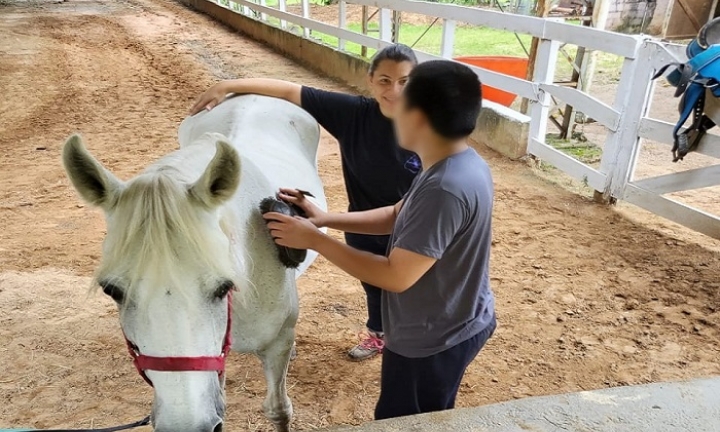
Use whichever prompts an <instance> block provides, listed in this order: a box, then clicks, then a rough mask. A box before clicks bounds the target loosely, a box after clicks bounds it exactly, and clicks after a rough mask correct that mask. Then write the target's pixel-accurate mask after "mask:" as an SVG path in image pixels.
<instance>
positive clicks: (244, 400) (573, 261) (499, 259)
mask: <svg viewBox="0 0 720 432" xmlns="http://www.w3.org/2000/svg"><path fill="white" fill-rule="evenodd" d="M230 76H266V77H277V78H285V79H292V80H295V81H298V82H302V83H306V84H310V85H315V86H321V87H323V88H329V89H335V90H348V89H347V88H345V87H343V86H340V85H338V84H336V83H333V82H331V81H329V80H327V79H325V78H322V77H319V76H317V75H314V74H312V73H311V72H308V71H307V70H304V69H302V68H300V67H298V66H297V65H295V64H294V63H292V62H290V61H288V60H286V59H284V58H282V57H281V56H279V55H276V54H274V53H272V52H271V51H269V50H268V49H266V48H264V47H263V46H261V45H259V44H256V43H254V42H251V41H248V40H246V39H243V38H241V37H240V36H238V35H237V34H235V33H233V32H231V31H228V30H227V29H225V28H223V27H221V26H220V25H218V24H215V23H213V22H212V21H210V20H209V19H208V18H206V17H203V16H199V15H196V14H194V13H192V12H190V11H188V10H186V9H184V8H182V7H181V6H178V5H177V4H175V3H173V2H171V1H169V0H129V1H97V0H68V1H65V2H61V3H56V2H42V1H38V2H21V3H16V4H11V5H9V6H0V94H2V95H3V97H2V98H0V118H1V121H0V165H1V167H0V227H2V228H1V229H0V364H1V365H2V369H1V370H2V371H1V372H0V419H1V420H2V423H1V424H0V427H39V428H48V427H89V426H96V427H98V426H106V425H113V424H118V423H124V422H127V421H130V420H135V419H136V418H141V417H143V416H144V415H146V414H147V412H148V410H149V407H150V403H151V389H150V388H149V387H147V386H146V385H145V384H144V383H143V382H142V380H141V378H140V377H139V376H138V375H137V374H136V372H135V370H134V369H133V366H132V364H131V362H130V360H129V358H128V357H127V354H126V352H125V348H124V345H123V340H122V337H121V334H120V332H119V329H118V322H117V314H116V311H115V308H114V305H113V304H112V303H111V302H110V301H109V300H108V299H105V298H104V297H102V296H100V295H96V294H91V295H89V296H88V294H87V287H88V285H89V283H90V279H89V276H90V275H91V274H92V272H93V269H94V268H95V266H96V264H97V262H98V257H99V254H100V243H101V240H102V237H103V233H104V224H103V221H102V217H101V215H100V213H99V212H98V211H96V210H94V209H90V208H87V207H84V206H82V205H80V201H79V199H78V198H77V196H76V195H75V193H74V192H73V190H72V189H71V188H70V186H69V184H68V182H67V180H66V179H65V177H64V174H63V172H62V169H61V166H60V162H59V154H60V148H61V145H62V143H63V141H64V139H65V138H66V137H67V136H68V135H69V134H71V133H72V132H75V131H80V132H81V133H83V135H84V137H85V138H86V140H87V143H88V145H89V147H90V148H91V150H92V151H93V152H94V153H95V154H96V155H97V156H98V157H99V158H100V159H101V160H102V161H103V162H104V163H105V164H107V166H108V167H110V168H111V169H112V170H113V171H114V172H115V173H116V174H118V175H119V176H121V177H122V178H129V177H130V176H132V175H133V174H134V173H137V172H139V171H140V170H141V169H142V168H144V167H145V166H146V165H147V164H148V163H149V162H151V161H153V160H155V159H157V158H158V157H159V156H161V155H163V154H165V153H167V152H169V151H171V150H173V149H174V148H176V146H177V144H176V138H175V136H176V129H177V126H178V124H179V122H180V121H181V120H182V118H183V117H184V115H185V112H186V109H187V107H188V106H189V104H190V103H191V101H192V100H193V98H194V97H195V96H196V95H197V94H198V93H199V92H200V91H202V90H203V89H205V88H206V87H207V86H208V85H210V84H211V83H213V82H214V81H216V80H218V79H221V78H225V77H230ZM479 150H480V151H481V153H482V154H483V156H484V157H486V158H487V160H488V161H489V163H490V164H491V166H492V169H493V172H494V177H495V182H496V191H497V198H496V203H495V234H494V249H493V257H492V278H493V279H492V280H493V287H494V289H495V291H496V293H497V299H498V301H497V304H498V316H499V321H500V327H499V329H498V331H497V333H496V336H495V337H494V338H493V339H492V341H491V342H490V343H489V344H488V346H487V348H486V349H485V350H484V351H483V353H482V354H481V355H480V357H479V358H478V359H477V360H476V361H475V362H474V363H473V364H472V365H471V367H470V369H469V371H468V374H467V376H466V378H465V381H464V383H463V385H462V389H461V394H460V396H459V400H458V404H459V405H460V406H476V405H483V404H488V403H493V402H500V401H505V400H510V399H513V398H522V397H526V396H532V395H543V394H552V393H562V392H570V391H577V390H588V389H596V388H603V387H610V386H618V385H627V384H638V383H647V382H653V381H662V380H675V379H685V378H692V377H700V376H708V375H713V374H718V373H720V364H718V356H719V355H720V339H719V337H720V332H719V331H718V322H719V319H720V293H719V292H718V289H719V288H720V262H719V260H718V256H717V253H716V251H717V250H718V246H719V245H718V242H715V241H713V240H710V239H708V238H705V237H703V236H700V235H697V234H695V233H691V232H688V231H686V230H682V229H679V228H678V227H676V226H675V225H672V224H669V223H667V222H664V221H662V220H659V219H658V218H654V217H650V216H648V215H647V214H646V213H644V212H640V211H638V210H635V209H633V208H631V207H629V206H620V208H619V209H618V208H608V207H604V206H600V205H597V204H594V203H592V202H591V201H590V200H589V199H587V198H586V197H584V196H582V195H578V194H574V193H571V192H569V191H567V190H565V189H564V188H561V187H558V185H557V183H563V182H564V180H562V179H560V178H557V179H553V180H552V181H549V180H548V179H547V178H546V177H541V176H539V175H538V173H536V172H534V171H533V169H531V168H529V167H528V166H527V165H525V164H523V163H519V162H510V161H508V160H505V159H503V158H501V157H499V156H497V155H495V154H494V153H493V152H491V151H488V150H486V149H482V148H481V149H479ZM666 156H667V154H666V153H663V158H665V157H666ZM666 163H669V162H666ZM320 169H321V174H322V177H323V179H324V181H325V185H326V187H327V194H328V196H329V199H330V205H331V207H332V208H333V209H334V210H341V209H343V208H344V206H345V198H344V193H343V185H342V177H341V174H340V163H339V158H338V151H337V147H336V145H335V143H334V141H333V140H332V139H331V138H330V137H328V136H327V135H323V138H322V146H321V157H320ZM628 216H629V217H628ZM299 289H300V296H301V317H300V323H299V327H298V352H299V357H298V359H297V360H296V361H295V362H294V363H293V364H292V366H291V370H290V373H289V385H290V396H291V397H292V399H293V402H294V404H295V413H296V415H295V419H294V425H295V428H296V429H297V430H312V429H315V428H317V427H322V426H326V425H333V424H357V423H361V422H363V421H367V420H369V419H371V416H372V409H373V406H374V403H375V400H376V397H377V394H378V376H379V366H380V361H379V359H375V360H373V361H369V362H366V363H362V364H356V363H352V362H349V361H348V360H346V358H345V355H344V353H345V351H346V349H348V348H349V347H350V346H351V345H352V344H353V343H354V342H356V340H357V339H356V334H357V332H358V330H359V329H360V328H361V327H362V325H363V323H364V299H363V295H362V291H361V289H360V287H359V285H358V284H357V283H356V282H355V281H353V280H352V279H351V278H349V277H347V276H345V275H344V274H342V273H341V272H339V271H338V270H337V269H335V268H334V267H332V266H330V265H329V264H328V263H327V262H326V261H325V260H323V259H319V260H318V262H317V263H316V265H314V267H313V268H312V269H311V271H310V272H309V273H308V274H307V276H306V277H304V278H303V279H302V280H301V281H300V283H299ZM227 390H228V405H229V412H228V419H227V420H228V422H227V424H228V426H229V428H228V430H231V431H233V430H238V431H239V430H251V431H269V430H270V427H269V425H268V422H267V421H266V420H265V419H264V417H263V416H262V413H261V410H260V404H261V400H262V397H263V395H264V391H265V384H264V380H263V378H262V373H261V371H260V368H259V367H258V362H257V361H256V360H255V359H254V358H252V357H249V356H239V355H233V356H232V357H231V360H230V365H229V381H228V386H227Z"/></svg>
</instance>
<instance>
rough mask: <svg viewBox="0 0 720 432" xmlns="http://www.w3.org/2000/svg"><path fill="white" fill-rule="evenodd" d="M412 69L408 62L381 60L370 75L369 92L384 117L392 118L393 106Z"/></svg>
mask: <svg viewBox="0 0 720 432" xmlns="http://www.w3.org/2000/svg"><path fill="white" fill-rule="evenodd" d="M412 68H413V64H412V63H411V62H409V61H402V62H396V61H394V60H383V61H381V62H380V64H379V65H378V67H377V68H376V69H375V72H373V73H372V74H371V75H370V92H371V94H372V96H373V97H374V98H375V100H376V101H378V103H379V104H380V111H381V112H382V113H383V115H384V116H385V117H387V118H393V114H394V112H395V106H396V105H397V102H398V100H399V99H400V94H401V93H402V89H403V87H405V83H407V80H408V75H410V71H411V70H412Z"/></svg>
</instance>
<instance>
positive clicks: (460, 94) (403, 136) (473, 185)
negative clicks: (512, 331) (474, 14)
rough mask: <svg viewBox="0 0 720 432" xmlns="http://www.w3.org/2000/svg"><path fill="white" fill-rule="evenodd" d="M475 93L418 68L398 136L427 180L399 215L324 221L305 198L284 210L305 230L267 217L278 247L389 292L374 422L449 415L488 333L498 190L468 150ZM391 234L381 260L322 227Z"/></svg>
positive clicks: (444, 70) (290, 197)
mask: <svg viewBox="0 0 720 432" xmlns="http://www.w3.org/2000/svg"><path fill="white" fill-rule="evenodd" d="M480 103H481V93H480V82H479V80H478V78H477V76H476V75H475V73H474V72H472V71H471V70H470V69H469V68H468V67H466V66H463V65H461V64H459V63H455V62H450V61H431V62H426V63H423V64H421V65H419V66H417V67H416V68H415V69H414V70H413V71H412V73H411V74H410V78H409V81H408V83H407V84H406V86H405V89H404V91H403V96H402V100H401V101H400V104H399V108H398V112H397V113H396V115H395V128H396V133H397V138H398V142H399V144H400V145H401V146H402V147H403V148H405V149H407V150H410V151H413V152H415V153H417V155H418V156H419V157H420V159H421V161H422V166H423V171H422V172H421V173H420V174H418V176H417V177H416V178H415V180H414V182H413V184H412V186H411V187H410V190H409V191H408V193H407V194H406V195H405V197H404V198H403V199H402V201H400V202H399V203H398V204H396V205H395V206H391V207H386V208H382V209H376V210H370V211H366V212H355V213H345V214H328V213H324V212H322V211H320V210H319V209H318V208H317V207H315V206H314V205H312V204H311V203H310V202H309V201H308V200H306V199H304V197H303V195H302V194H300V193H298V192H297V191H293V190H286V189H283V190H282V191H281V192H280V195H279V196H280V198H281V199H283V200H286V201H288V202H291V203H294V204H296V205H298V206H300V207H301V208H302V209H303V210H304V211H305V212H306V214H307V216H308V219H307V220H306V219H302V218H290V217H287V216H284V215H280V214H277V213H268V214H266V215H265V218H266V219H267V220H268V221H269V224H268V227H269V229H270V232H271V234H272V236H273V238H274V239H275V241H276V243H277V244H279V245H281V246H287V247H293V248H299V249H314V250H316V251H318V252H319V253H320V254H322V255H323V256H325V257H326V258H327V259H328V260H329V261H331V262H333V263H334V264H335V265H337V266H338V267H340V268H341V269H343V270H345V271H346V272H348V273H349V274H351V275H352V276H355V277H357V278H358V279H360V280H362V281H365V282H367V283H370V284H372V285H375V286H377V287H380V288H382V289H383V290H384V292H383V297H382V318H383V323H384V330H385V337H386V345H385V350H384V352H383V360H382V378H381V391H380V399H379V401H378V404H377V406H376V409H375V418H376V419H383V418H390V417H399V416H404V415H412V414H419V413H423V412H430V411H439V410H444V409H450V408H453V407H454V405H455V397H456V395H457V392H458V389H459V387H460V381H461V380H462V377H463V375H464V374H465V370H466V368H467V366H468V365H469V364H470V362H471V361H472V360H473V359H474V358H475V357H476V356H477V354H478V353H479V352H480V349H481V348H482V347H483V346H484V345H485V343H486V342H487V340H488V339H489V338H490V337H491V336H492V334H493V332H494V331H495V326H496V322H495V309H494V298H493V294H492V291H491V290H490V285H489V274H488V271H489V259H490V245H491V215H492V203H493V183H492V177H491V174H490V169H489V167H488V166H487V164H486V163H485V161H484V160H483V159H482V158H481V157H480V156H479V155H478V154H477V153H476V152H475V150H473V149H472V148H470V147H468V145H467V142H466V140H467V137H468V136H469V135H470V133H471V132H472V131H473V129H474V127H475V121H476V118H477V115H478V112H479V110H480ZM321 226H325V227H329V228H334V229H339V230H343V231H346V232H354V233H362V234H376V235H382V234H388V233H391V241H390V246H389V250H388V253H387V255H386V256H379V255H373V254H369V253H367V252H362V251H358V250H355V249H353V248H350V247H349V246H347V245H345V244H343V243H341V242H338V241H336V240H334V239H332V238H331V237H329V236H327V235H325V234H323V233H322V232H321V231H319V230H318V229H317V227H321Z"/></svg>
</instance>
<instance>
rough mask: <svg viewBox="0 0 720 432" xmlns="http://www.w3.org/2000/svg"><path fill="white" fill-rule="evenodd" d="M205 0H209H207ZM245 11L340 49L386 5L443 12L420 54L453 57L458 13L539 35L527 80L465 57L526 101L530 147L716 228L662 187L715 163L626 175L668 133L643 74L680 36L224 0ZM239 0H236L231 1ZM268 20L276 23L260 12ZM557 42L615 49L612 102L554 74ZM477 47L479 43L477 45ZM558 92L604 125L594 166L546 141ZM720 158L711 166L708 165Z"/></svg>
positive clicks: (696, 181) (358, 0)
mask: <svg viewBox="0 0 720 432" xmlns="http://www.w3.org/2000/svg"><path fill="white" fill-rule="evenodd" d="M205 1H211V0H205ZM216 1H218V2H219V4H220V5H222V6H224V7H229V8H231V9H236V10H237V11H238V13H244V14H249V13H250V12H249V11H250V10H252V11H255V12H256V13H259V14H261V19H262V20H264V21H266V20H267V19H268V18H267V17H273V18H275V19H278V20H280V21H279V26H280V27H281V28H284V29H285V28H287V23H292V24H295V25H297V26H300V27H302V28H303V32H302V34H303V36H305V37H306V38H307V37H312V36H311V33H312V32H319V33H324V34H326V35H330V36H334V37H336V38H337V39H338V45H337V48H338V49H341V50H345V48H346V43H347V42H353V43H356V44H359V45H361V46H366V47H368V48H372V49H381V48H383V47H385V46H387V45H390V44H391V34H392V32H391V27H392V19H391V16H392V11H400V12H409V13H415V14H422V15H427V16H431V17H438V18H440V19H442V41H441V45H440V55H439V56H437V55H433V54H430V53H427V52H422V51H417V50H416V54H417V56H418V59H419V60H420V61H425V60H430V59H442V58H444V59H451V58H452V56H453V48H454V37H455V31H456V28H457V23H465V24H471V25H477V26H485V27H489V28H494V29H498V30H507V31H512V32H515V33H518V34H526V35H530V36H533V37H537V38H539V39H540V42H539V45H538V52H537V58H536V63H535V71H534V72H535V74H534V77H535V78H534V80H533V81H532V82H531V81H527V80H524V79H519V78H515V77H511V76H508V75H504V74H501V73H497V72H493V71H489V70H486V69H482V68H479V67H476V66H470V67H471V68H472V69H473V71H475V73H476V74H477V75H478V77H479V78H480V80H481V81H482V82H483V84H484V85H488V86H491V87H495V88H498V89H501V90H505V91H509V92H511V93H514V94H516V95H518V96H520V97H522V98H526V99H528V100H529V102H530V117H531V122H530V133H529V138H528V152H529V153H530V154H532V155H534V156H536V157H538V158H540V159H542V160H544V161H546V162H549V163H550V164H552V165H554V166H555V167H556V168H558V169H560V170H561V171H563V172H564V173H566V174H568V175H570V176H571V177H573V178H575V179H576V180H579V181H581V182H584V183H586V184H587V185H589V186H590V187H592V188H593V189H595V190H596V191H600V192H602V193H604V194H605V196H606V197H608V198H614V199H622V200H626V201H628V202H631V203H634V204H636V205H638V206H640V207H643V208H645V209H647V210H650V211H652V212H654V213H657V214H659V215H661V216H663V217H666V218H668V219H671V220H673V221H676V222H678V223H680V224H683V225H686V226H688V227H690V228H692V229H695V230H697V231H700V232H702V233H705V234H707V235H710V236H713V237H716V238H720V219H718V218H717V217H715V216H713V215H710V214H708V213H705V212H702V211H699V210H697V209H694V208H692V207H689V206H687V205H684V204H682V203H679V202H677V201H674V200H672V199H670V198H667V197H663V196H662V195H663V194H665V193H670V192H676V191H679V190H688V189H693V188H700V187H706V186H710V185H715V184H720V171H719V170H718V169H720V166H718V167H709V168H702V169H699V170H691V171H687V172H684V173H677V174H669V175H665V176H660V177H656V178H653V179H643V180H641V181H637V182H636V181H634V174H635V167H636V163H637V159H638V154H639V150H640V146H641V140H642V139H643V138H646V139H651V140H654V141H658V142H663V143H668V144H671V143H672V132H671V131H672V127H673V125H671V124H670V123H667V122H663V121H660V120H657V119H652V118H649V117H648V116H647V113H648V110H649V106H650V101H651V95H652V90H653V83H652V82H651V81H650V77H651V76H652V74H653V72H654V71H655V70H657V69H658V68H659V67H661V66H662V65H665V64H667V63H670V62H672V61H676V60H677V59H682V56H683V54H682V49H681V47H679V46H674V45H667V44H662V43H660V42H658V41H655V40H653V39H651V38H649V37H645V36H633V35H624V34H618V33H613V32H608V31H603V30H597V29H592V28H588V27H584V26H578V25H573V24H568V23H565V22H563V21H562V20H556V19H541V18H535V17H528V16H521V15H514V14H508V13H502V12H497V11H493V10H486V9H478V8H470V7H465V6H458V5H452V4H442V3H430V2H423V1H412V0H347V1H345V0H341V1H340V4H339V17H338V24H337V25H331V24H327V23H323V22H320V21H317V20H314V19H312V18H311V17H310V6H309V0H301V1H302V16H299V15H296V14H293V13H289V12H287V11H286V10H287V8H286V0H279V9H276V8H273V7H269V6H266V5H265V0H257V1H259V2H262V4H258V3H255V2H252V1H249V0H234V1H230V2H229V3H227V4H225V5H223V4H222V2H223V1H226V0H213V2H216ZM347 4H356V5H362V6H368V7H375V8H379V19H378V21H379V32H378V34H379V37H373V36H368V35H364V34H360V33H356V32H353V31H351V30H348V29H347V28H346V25H347V16H346V14H347ZM235 5H237V6H235ZM266 23H267V24H268V25H276V24H274V23H271V22H268V21H266ZM561 44H570V45H577V46H578V47H585V48H586V50H594V51H600V52H605V53H610V54H615V55H617V56H620V57H623V58H624V60H623V65H622V70H621V75H620V82H619V86H618V89H617V93H616V96H615V100H614V102H613V104H612V106H609V105H607V104H605V103H603V102H602V101H600V100H599V99H597V98H594V97H593V96H591V95H589V94H586V93H583V92H581V91H579V90H577V89H574V88H569V87H563V86H560V85H557V84H555V83H554V81H555V68H556V64H557V59H558V52H559V50H560V47H561ZM478 54H482V53H478ZM552 98H554V99H559V100H561V101H563V102H565V103H567V104H568V105H570V106H572V107H573V108H574V109H575V110H576V111H578V112H582V113H584V114H585V115H586V116H587V117H591V118H593V119H595V120H596V121H597V122H598V123H599V124H601V125H603V126H604V127H605V128H606V129H607V136H606V141H605V143H604V146H603V148H602V159H601V161H600V164H599V167H597V168H594V167H591V166H589V165H587V164H585V163H582V162H580V161H579V160H577V159H575V158H573V157H571V156H569V155H567V154H566V153H563V152H562V151H560V150H558V149H556V148H555V147H553V146H551V145H549V144H548V143H547V142H546V133H547V126H548V114H549V111H550V108H551V99H552ZM698 151H699V152H700V153H702V154H705V155H708V156H712V157H716V158H718V157H720V137H715V136H708V137H706V138H705V140H704V141H703V143H702V144H701V145H700V148H699V149H698ZM714 168H718V169H714Z"/></svg>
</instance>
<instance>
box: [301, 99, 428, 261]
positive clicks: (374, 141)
mask: <svg viewBox="0 0 720 432" xmlns="http://www.w3.org/2000/svg"><path fill="white" fill-rule="evenodd" d="M301 106H302V108H303V109H304V110H305V111H307V112H308V113H310V115H312V116H313V117H314V118H315V120H317V122H318V123H320V125H321V126H322V127H323V128H325V130H327V131H328V132H329V133H330V134H331V135H332V136H333V137H335V139H337V140H338V142H339V143H340V156H341V159H342V169H343V177H344V178H345V189H346V191H347V195H348V200H349V201H350V206H349V211H363V210H371V209H375V208H380V207H385V206H390V205H395V203H397V202H398V201H400V200H401V199H402V197H403V196H405V194H406V193H407V191H408V190H409V189H410V185H411V183H412V181H413V179H414V178H415V175H416V174H417V173H418V172H419V171H420V160H419V158H418V157H417V156H416V155H415V154H414V153H412V152H409V151H407V150H404V149H402V148H400V146H399V145H398V144H397V140H396V139H395V129H394V128H393V123H392V121H391V120H390V119H388V118H387V117H385V116H384V115H383V114H382V112H380V106H379V105H378V103H377V101H375V100H374V99H371V98H366V97H363V96H355V95H348V94H342V93H335V92H329V91H324V90H319V89H315V88H311V87H303V88H302V92H301ZM346 238H347V239H348V243H349V244H351V246H354V247H358V248H360V249H363V250H368V251H370V252H375V253H379V254H384V253H385V249H384V247H385V246H386V245H387V242H388V240H389V237H387V236H358V235H348V236H346ZM368 242H369V243H372V244H374V245H376V246H377V247H374V246H371V245H369V244H367V245H364V244H365V243H368ZM364 246H365V247H364Z"/></svg>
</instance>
